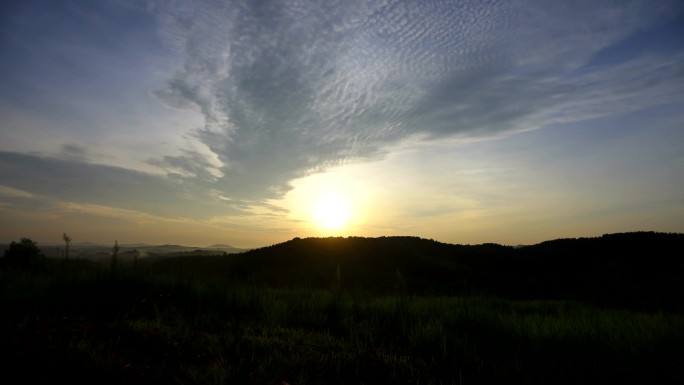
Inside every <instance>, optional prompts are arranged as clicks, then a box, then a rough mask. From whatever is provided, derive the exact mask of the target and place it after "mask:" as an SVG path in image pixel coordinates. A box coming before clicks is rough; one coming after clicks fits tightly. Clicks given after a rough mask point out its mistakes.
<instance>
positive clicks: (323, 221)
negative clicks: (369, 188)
mask: <svg viewBox="0 0 684 385" xmlns="http://www.w3.org/2000/svg"><path fill="white" fill-rule="evenodd" d="M349 213H350V208H349V201H348V200H347V199H346V198H345V197H344V196H343V195H341V194H338V193H328V194H325V195H321V196H320V197H318V198H317V199H316V200H315V201H314V205H313V212H312V216H313V221H314V222H315V223H316V224H317V225H318V226H319V227H322V228H325V229H329V230H339V229H341V228H343V227H344V226H345V225H346V224H347V222H349Z"/></svg>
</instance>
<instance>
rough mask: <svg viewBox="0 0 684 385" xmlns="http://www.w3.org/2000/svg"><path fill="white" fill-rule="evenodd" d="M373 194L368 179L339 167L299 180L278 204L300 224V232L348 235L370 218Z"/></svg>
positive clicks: (318, 234) (306, 233)
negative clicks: (366, 181)
mask: <svg viewBox="0 0 684 385" xmlns="http://www.w3.org/2000/svg"><path fill="white" fill-rule="evenodd" d="M373 196H374V194H373V192H372V190H371V189H370V188H369V186H367V185H366V184H365V182H364V179H362V178H355V177H354V176H352V175H350V174H349V173H348V171H347V170H345V169H335V170H331V171H329V172H325V173H320V174H314V175H309V176H307V177H305V178H301V179H298V180H296V181H295V182H293V189H292V190H291V191H290V192H289V193H288V194H287V195H286V196H285V198H284V199H283V200H282V201H280V202H279V203H278V204H280V205H282V206H283V207H285V208H287V209H288V210H289V212H290V214H289V215H290V218H291V219H293V220H295V221H297V222H298V223H299V224H300V226H301V227H299V229H298V230H297V231H298V234H300V235H298V236H346V235H354V234H358V233H359V230H360V227H363V226H364V224H365V222H366V221H367V220H368V219H369V218H368V212H369V209H370V207H371V206H372V202H373Z"/></svg>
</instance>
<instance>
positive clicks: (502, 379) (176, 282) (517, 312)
mask: <svg viewBox="0 0 684 385" xmlns="http://www.w3.org/2000/svg"><path fill="white" fill-rule="evenodd" d="M330 280H331V284H330V289H325V290H324V289H313V288H306V287H300V288H292V287H290V288H272V287H266V286H260V285H255V284H249V283H244V282H243V283H231V282H220V283H219V282H203V281H200V280H187V279H181V278H179V277H178V276H177V275H176V276H166V275H159V274H155V273H152V272H150V271H146V272H143V271H141V270H135V269H132V268H128V269H118V270H116V271H111V270H109V269H107V268H104V267H103V268H100V269H97V270H87V271H81V272H78V271H70V272H58V271H52V272H45V271H44V272H40V273H37V272H26V271H2V272H0V301H1V302H0V306H1V307H2V312H1V313H0V346H1V347H0V350H1V352H0V362H2V364H3V366H4V367H5V369H4V370H3V371H4V372H6V373H7V374H8V375H9V374H10V373H11V374H13V375H19V376H20V378H23V380H24V381H25V382H26V383H54V382H55V381H57V380H63V381H67V382H70V383H100V384H115V383H116V384H118V383H122V384H123V383H126V384H130V383H145V384H150V383H170V384H171V383H176V384H235V383H244V384H283V383H288V384H361V383H363V384H504V383H505V384H586V383H606V382H617V383H622V384H625V383H630V384H631V383H633V384H637V383H638V384H648V383H653V384H666V383H680V381H681V380H682V379H683V378H684V358H683V357H684V354H682V353H681V347H682V346H684V317H683V316H681V315H675V314H665V313H638V312H630V311H624V310H606V309H599V308H596V307H590V306H588V305H583V304H580V303H576V302H568V301H519V302H516V301H508V300H502V299H497V298H486V297H467V296H459V297H446V296H431V297H424V296H422V297H418V296H407V295H402V294H396V295H390V296H369V295H366V294H364V292H363V291H362V290H355V291H350V290H347V289H343V288H342V287H341V285H340V280H341V278H340V277H339V276H337V277H336V276H335V274H334V272H333V273H332V274H331V279H330ZM401 284H402V283H401V277H397V288H398V290H397V293H401Z"/></svg>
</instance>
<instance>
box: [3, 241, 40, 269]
mask: <svg viewBox="0 0 684 385" xmlns="http://www.w3.org/2000/svg"><path fill="white" fill-rule="evenodd" d="M45 260H46V257H45V255H43V252H42V251H41V250H40V248H38V245H37V244H36V243H35V242H34V241H32V240H30V239H29V238H21V239H20V240H19V242H14V241H12V243H10V245H9V248H8V249H7V250H5V255H4V256H3V263H4V264H5V265H7V266H11V267H19V268H29V269H36V268H40V267H42V266H43V265H44V264H45Z"/></svg>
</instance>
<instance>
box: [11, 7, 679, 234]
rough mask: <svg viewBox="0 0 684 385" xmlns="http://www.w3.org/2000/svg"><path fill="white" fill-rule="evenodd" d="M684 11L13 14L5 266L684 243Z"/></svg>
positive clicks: (100, 10)
mask: <svg viewBox="0 0 684 385" xmlns="http://www.w3.org/2000/svg"><path fill="white" fill-rule="evenodd" d="M683 37H684V3H682V2H681V1H678V0H675V1H668V0H658V1H652V0H644V1H641V0H634V1H630V0H621V1H603V0H589V1H580V0H539V1H533V0H525V1H515V0H510V1H485V0H467V1H427V0H426V1H392V0H386V1H356V0H340V1H334V0H325V1H324V0H311V1H297V0H292V1H290V0H282V1H267V0H263V1H261V0H259V1H256V0H234V1H231V0H216V1H211V0H206V1H205V0H197V1H192V2H190V1H183V0H168V1H155V0H147V1H143V0H100V1H91V0H64V1H59V2H57V1H51V0H21V1H18V0H17V1H10V2H7V3H6V4H4V5H3V7H2V9H0V85H1V86H0V243H2V242H10V241H12V240H18V239H19V238H20V237H29V238H31V239H33V240H35V241H37V242H38V243H39V244H40V243H59V242H60V241H61V238H62V234H63V233H67V234H68V235H69V236H71V237H72V239H73V242H74V243H78V242H86V241H88V242H98V243H113V242H114V240H117V241H118V242H119V243H120V244H126V243H139V242H145V243H150V244H166V243H170V244H184V245H193V246H206V245H211V244H218V243H220V244H230V245H233V246H237V247H258V246H265V245H270V244H274V243H278V242H283V241H286V240H288V239H291V238H294V237H310V236H316V237H320V236H367V237H376V236H390V235H412V236H420V237H424V238H431V239H435V240H438V241H442V242H448V243H459V244H478V243H484V242H495V243H501V244H509V245H517V244H531V243H536V242H541V241H544V240H548V239H556V238H567V237H581V236H598V235H601V234H605V233H613V232H624V231H640V230H647V231H664V232H684V108H683V107H684V38H683Z"/></svg>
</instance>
